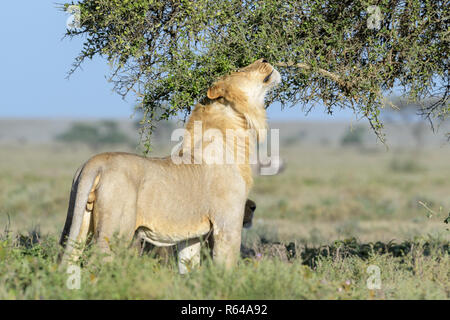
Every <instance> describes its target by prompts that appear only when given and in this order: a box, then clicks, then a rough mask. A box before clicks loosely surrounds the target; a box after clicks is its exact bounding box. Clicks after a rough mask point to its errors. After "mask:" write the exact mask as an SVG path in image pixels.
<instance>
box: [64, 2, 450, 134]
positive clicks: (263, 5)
mask: <svg viewBox="0 0 450 320" xmlns="http://www.w3.org/2000/svg"><path fill="white" fill-rule="evenodd" d="M72 4H74V3H72ZM77 4H78V5H79V6H80V11H81V15H80V26H79V28H76V29H71V30H68V31H67V36H69V37H73V36H84V39H85V41H84V46H83V49H82V50H81V52H80V54H79V56H78V58H77V59H76V61H75V63H74V68H73V69H72V70H71V71H74V70H75V69H76V68H77V67H78V66H79V65H80V64H81V63H82V62H83V60H85V59H86V58H92V57H94V56H96V55H101V56H104V57H106V58H107V59H108V61H109V62H110V63H111V65H112V67H113V69H112V72H111V76H110V80H111V81H112V82H113V83H114V85H115V90H116V91H117V92H118V93H120V94H121V95H123V96H125V95H127V94H128V93H129V92H130V91H132V92H135V93H136V95H137V97H138V100H139V106H138V108H139V109H141V110H142V112H143V119H142V121H141V124H142V126H143V128H146V129H149V130H146V132H151V130H152V128H153V126H154V123H156V122H157V121H159V120H162V119H169V118H170V117H172V116H174V115H176V114H179V113H180V112H184V114H185V115H187V114H188V113H189V112H190V110H191V107H192V106H193V105H194V104H195V103H196V102H198V101H199V100H200V99H201V98H202V97H203V96H204V95H205V92H206V89H207V88H208V86H209V85H210V84H211V83H212V81H213V80H214V79H216V78H217V77H218V76H221V75H223V74H226V73H228V72H230V71H232V70H235V69H237V68H240V67H242V66H245V65H247V64H249V63H251V62H253V61H254V60H256V59H258V58H261V57H265V58H266V59H268V60H269V61H271V62H272V63H273V64H275V65H277V66H278V69H279V70H280V72H281V74H282V78H283V83H282V85H281V86H279V87H278V88H277V89H276V91H274V92H273V94H272V95H271V97H269V100H270V101H269V102H271V101H275V100H277V101H280V102H281V103H282V105H283V106H286V105H293V104H296V103H300V104H302V105H303V107H304V108H306V109H307V110H309V109H310V108H312V107H313V106H314V105H315V103H321V104H323V105H325V106H326V108H327V111H328V112H329V113H332V112H333V111H334V110H336V109H337V108H351V109H352V110H354V112H355V113H356V114H357V115H359V116H360V117H365V118H367V119H368V120H369V121H370V123H371V125H372V128H373V129H374V130H375V132H376V133H377V134H378V135H379V137H382V123H381V122H380V120H379V114H380V108H382V107H383V105H384V98H383V97H384V95H385V94H386V93H388V92H390V91H392V90H394V89H397V88H400V89H402V90H403V93H404V94H405V96H407V97H408V99H411V100H414V101H420V100H422V99H425V98H430V97H434V98H436V103H435V104H433V105H432V106H429V105H428V106H427V108H423V112H424V114H425V115H426V116H427V117H429V118H430V119H431V118H435V117H441V118H445V117H447V116H448V114H449V113H450V107H449V100H448V98H449V89H450V80H449V73H448V70H449V60H448V51H449V50H448V48H449V37H450V35H449V28H450V9H449V8H450V6H449V4H448V1H434V0H378V1H367V0H358V1H348V0H301V1H278V0H256V1H246V0H198V1H187V0H170V1H156V0H82V1H80V2H79V3H77ZM65 6H66V8H68V7H69V4H65Z"/></svg>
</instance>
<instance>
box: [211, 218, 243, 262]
mask: <svg viewBox="0 0 450 320" xmlns="http://www.w3.org/2000/svg"><path fill="white" fill-rule="evenodd" d="M241 233H242V223H240V224H236V226H234V227H231V226H230V228H223V229H222V228H218V229H214V233H213V238H214V248H213V260H214V262H217V263H218V264H222V265H224V266H225V268H227V269H230V268H232V267H234V266H235V265H236V264H237V261H238V258H239V253H240V247H241Z"/></svg>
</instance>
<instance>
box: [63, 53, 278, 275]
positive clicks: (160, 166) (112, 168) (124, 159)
mask: <svg viewBox="0 0 450 320" xmlns="http://www.w3.org/2000/svg"><path fill="white" fill-rule="evenodd" d="M269 75H270V79H269V81H263V80H264V79H265V78H267V77H268V76H269ZM279 80H280V75H279V73H278V72H277V71H276V70H274V69H273V67H272V66H271V65H270V64H268V63H266V62H265V61H263V60H262V59H261V60H258V61H256V62H254V63H253V64H251V65H250V66H248V67H246V68H243V69H241V70H240V71H239V72H235V73H232V74H230V75H228V76H225V77H223V78H221V79H219V80H218V81H217V82H216V83H214V84H213V85H212V86H211V88H210V89H209V90H208V93H207V96H208V99H205V102H206V103H204V104H198V105H197V106H196V107H195V109H194V110H193V112H192V115H191V117H190V119H189V122H188V123H187V125H186V129H187V130H188V131H189V132H191V131H192V130H193V124H194V122H195V121H202V126H203V131H205V130H207V129H211V128H214V129H217V130H219V131H220V132H222V133H223V135H224V137H225V134H226V130H227V129H235V130H237V129H242V130H246V129H256V130H257V129H262V128H265V126H266V116H265V109H264V95H265V93H266V92H267V91H268V90H269V89H270V88H271V87H273V86H274V85H275V84H277V83H278V82H279ZM239 135H241V136H242V137H243V138H245V139H244V140H243V141H245V142H244V143H242V142H239V141H240V140H238V141H237V142H236V145H235V146H234V149H235V150H237V149H239V150H242V149H244V150H245V155H246V157H245V163H243V164H242V163H241V164H205V163H201V164H183V163H182V164H175V163H174V162H173V161H172V159H171V158H170V157H167V158H144V157H141V156H138V155H135V154H128V153H119V152H117V153H103V154H99V155H96V156H94V157H93V158H91V159H90V160H89V161H88V162H86V163H85V164H84V166H83V167H82V168H80V169H79V170H78V171H77V173H76V174H75V178H74V182H73V185H72V193H71V200H70V202H69V210H68V214H67V219H66V224H65V227H64V230H63V233H62V235H61V243H62V244H64V243H66V238H68V241H67V244H66V249H65V253H64V257H63V260H77V259H78V256H79V254H80V251H79V250H75V251H74V248H75V247H76V245H75V243H77V242H80V241H81V242H82V241H86V239H88V235H89V233H92V238H93V240H95V242H96V243H97V244H98V245H99V247H100V248H101V249H103V250H104V251H106V252H108V251H109V243H108V242H109V239H110V238H111V237H112V236H113V235H114V233H116V232H118V234H119V236H122V237H125V238H126V239H130V240H131V239H132V238H133V236H134V234H135V232H136V231H137V230H139V232H141V234H142V236H143V237H145V239H146V240H147V241H149V242H150V243H152V244H154V245H156V246H172V245H174V244H178V243H181V242H183V241H186V240H188V239H194V238H199V237H203V236H205V235H206V234H208V233H210V231H212V232H213V233H212V234H213V238H214V251H213V259H214V260H217V261H218V262H220V263H223V264H225V265H226V266H227V267H230V266H232V265H234V264H235V262H236V259H237V257H238V254H239V247H240V243H241V230H242V222H243V215H244V206H245V203H246V199H247V195H248V192H249V190H250V188H251V185H252V178H251V169H250V165H249V163H248V160H249V159H248V156H249V153H250V152H251V147H252V146H253V144H254V142H253V140H254V139H255V138H256V137H254V136H252V135H251V134H248V133H246V132H242V133H239ZM193 139H194V138H193ZM208 143H215V142H214V141H210V142H206V145H207V144H208ZM224 143H226V142H225V141H224ZM233 143H234V142H233ZM192 146H193V145H191V147H186V145H185V144H183V146H182V148H181V153H191V152H192ZM192 156H193V155H192Z"/></svg>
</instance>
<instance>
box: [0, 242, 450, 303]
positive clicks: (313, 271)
mask: <svg viewBox="0 0 450 320" xmlns="http://www.w3.org/2000/svg"><path fill="white" fill-rule="evenodd" d="M259 248H260V249H261V252H262V254H261V256H259V255H258V256H255V257H251V258H246V259H242V260H241V261H240V263H239V265H238V267H236V268H235V269H233V270H231V271H226V270H223V269H221V268H220V267H218V266H215V265H213V264H211V263H209V262H206V263H204V264H203V265H202V266H201V267H200V268H199V269H198V270H195V271H193V272H191V273H190V274H188V275H185V276H181V275H179V274H178V273H177V269H176V266H175V263H174V261H172V262H170V263H169V264H168V265H162V264H161V263H159V262H158V260H157V259H156V258H155V257H152V256H142V257H139V256H137V255H134V254H133V253H132V251H130V250H129V249H127V248H125V247H124V246H120V245H119V246H115V247H114V252H115V258H114V259H113V260H112V261H111V262H108V263H104V262H102V260H101V259H102V256H101V255H99V254H97V253H96V252H95V250H91V251H92V252H90V255H89V258H88V259H85V260H84V263H83V268H82V269H81V270H82V272H81V283H80V289H69V288H68V287H67V285H66V282H67V281H68V278H69V274H68V273H67V272H66V269H64V268H62V269H61V268H59V266H58V263H57V256H58V252H59V250H60V248H59V246H58V244H57V239H56V238H55V237H45V238H41V239H39V238H36V237H34V239H33V237H24V236H22V237H16V238H11V237H6V236H5V235H4V236H3V238H2V240H1V241H0V259H1V260H0V261H1V263H0V274H1V276H0V299H448V297H449V293H450V283H449V281H448V276H449V272H450V256H449V254H450V248H449V243H448V242H447V243H443V242H442V240H438V239H428V240H424V239H421V240H416V241H415V242H405V243H401V244H393V243H390V244H383V243H374V244H361V243H359V242H357V241H355V240H354V239H350V240H347V241H340V242H336V243H334V244H331V245H329V246H322V247H317V248H307V247H297V248H295V254H293V257H291V258H290V259H282V257H281V256H278V255H277V254H274V251H272V252H269V251H265V250H264V249H263V245H260V247H259ZM256 250H258V248H256ZM371 265H373V266H377V267H378V268H379V269H380V279H381V289H379V290H370V289H368V288H367V280H368V278H369V276H370V274H369V273H367V268H368V267H369V266H371Z"/></svg>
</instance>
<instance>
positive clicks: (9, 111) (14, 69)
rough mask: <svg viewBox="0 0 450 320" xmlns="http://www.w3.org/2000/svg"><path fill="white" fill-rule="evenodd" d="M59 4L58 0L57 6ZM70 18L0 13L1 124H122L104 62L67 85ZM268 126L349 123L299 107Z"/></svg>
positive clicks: (17, 7)
mask: <svg viewBox="0 0 450 320" xmlns="http://www.w3.org/2000/svg"><path fill="white" fill-rule="evenodd" d="M62 2H63V0H61V3H62ZM68 17H69V15H67V14H66V13H64V12H62V11H60V10H59V9H57V3H56V2H52V1H42V0H40V1H36V0H26V1H7V2H3V3H2V8H1V9H0V39H1V43H2V48H1V50H0V64H1V65H0V66H1V69H0V70H1V77H0V91H1V93H2V94H1V95H2V99H1V101H0V118H9V117H14V118H17V117H33V118H35V117H39V118H48V117H77V118H126V117H130V116H131V115H132V113H133V105H134V100H133V97H132V96H129V97H128V98H127V99H126V101H124V100H122V98H121V97H120V96H119V95H117V94H116V93H114V92H113V91H112V84H111V83H108V82H107V80H106V76H107V75H108V71H109V67H108V64H107V62H106V60H105V59H102V58H96V59H94V60H92V61H86V62H85V63H84V64H83V66H82V68H83V69H82V70H81V69H79V70H78V71H77V72H75V74H73V75H72V76H71V77H70V78H69V79H68V80H67V79H66V74H67V71H68V70H69V69H70V67H71V64H72V62H73V61H74V58H75V57H76V56H77V54H78V52H79V50H80V49H81V45H82V39H73V40H70V39H68V38H66V39H63V36H64V32H65V29H66V20H67V19H68ZM268 117H269V119H272V120H301V119H303V120H310V121H313V120H350V119H354V118H355V117H354V115H353V114H352V113H351V112H349V111H340V112H337V113H335V114H334V115H333V116H329V115H327V114H325V113H324V108H323V107H321V106H318V107H316V108H315V110H314V111H312V112H311V113H310V114H309V115H308V116H305V114H304V112H302V111H301V110H300V108H299V107H293V108H290V109H285V110H281V108H280V105H279V104H273V105H272V106H271V107H270V108H269V109H268Z"/></svg>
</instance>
